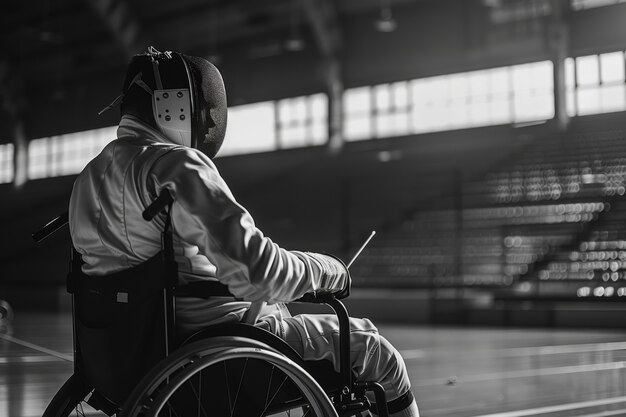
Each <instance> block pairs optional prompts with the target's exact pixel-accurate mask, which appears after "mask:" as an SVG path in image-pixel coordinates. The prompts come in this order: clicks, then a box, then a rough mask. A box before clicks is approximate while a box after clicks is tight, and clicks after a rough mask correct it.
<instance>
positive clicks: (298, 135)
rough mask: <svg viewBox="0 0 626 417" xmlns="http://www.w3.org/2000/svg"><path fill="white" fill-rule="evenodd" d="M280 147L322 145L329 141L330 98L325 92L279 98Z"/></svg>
mask: <svg viewBox="0 0 626 417" xmlns="http://www.w3.org/2000/svg"><path fill="white" fill-rule="evenodd" d="M277 109H278V143H279V147H280V148H294V147H299V146H310V145H321V144H323V143H325V142H326V141H327V138H328V129H327V127H326V126H327V125H326V120H327V119H328V98H327V96H326V95H325V94H315V95H312V96H302V97H295V98H288V99H284V100H279V101H278V103H277Z"/></svg>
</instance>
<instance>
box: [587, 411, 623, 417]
mask: <svg viewBox="0 0 626 417" xmlns="http://www.w3.org/2000/svg"><path fill="white" fill-rule="evenodd" d="M624 414H626V410H612V411H602V412H601V413H594V414H585V415H581V416H580V417H611V416H623V415H624Z"/></svg>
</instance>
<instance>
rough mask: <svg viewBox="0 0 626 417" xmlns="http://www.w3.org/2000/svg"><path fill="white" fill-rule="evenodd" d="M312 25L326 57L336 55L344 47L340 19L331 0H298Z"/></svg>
mask: <svg viewBox="0 0 626 417" xmlns="http://www.w3.org/2000/svg"><path fill="white" fill-rule="evenodd" d="M298 2H299V4H300V7H301V8H302V10H303V11H304V14H305V16H306V18H307V20H308V22H309V24H310V25H311V28H312V30H313V33H314V35H315V39H316V41H317V44H318V46H319V48H320V51H321V52H322V54H323V55H324V56H325V57H333V56H336V55H337V54H338V53H339V51H340V50H341V47H342V43H343V40H342V36H341V32H340V30H339V21H338V20H339V19H338V16H337V11H336V9H335V6H334V5H333V2H332V1H330V0H298Z"/></svg>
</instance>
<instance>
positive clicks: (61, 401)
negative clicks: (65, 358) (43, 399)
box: [43, 375, 88, 417]
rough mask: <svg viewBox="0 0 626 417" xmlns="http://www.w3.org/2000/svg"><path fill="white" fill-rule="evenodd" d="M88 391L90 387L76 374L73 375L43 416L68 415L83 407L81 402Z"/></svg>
mask: <svg viewBox="0 0 626 417" xmlns="http://www.w3.org/2000/svg"><path fill="white" fill-rule="evenodd" d="M87 393H88V389H87V388H86V387H85V386H84V385H83V384H82V383H81V381H80V380H79V379H78V378H77V377H76V375H72V376H71V377H69V379H68V380H67V381H66V382H65V384H63V386H62V387H61V389H59V391H58V392H57V393H56V394H55V396H54V397H53V398H52V401H50V404H48V407H46V410H45V411H44V413H43V417H68V416H69V415H70V414H71V413H72V412H74V411H75V410H78V409H80V408H81V402H82V401H83V399H84V398H85V396H86V395H87Z"/></svg>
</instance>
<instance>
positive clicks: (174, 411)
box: [167, 401, 178, 417]
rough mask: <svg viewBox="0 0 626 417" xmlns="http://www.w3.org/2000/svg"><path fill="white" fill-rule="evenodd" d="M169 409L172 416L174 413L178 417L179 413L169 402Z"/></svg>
mask: <svg viewBox="0 0 626 417" xmlns="http://www.w3.org/2000/svg"><path fill="white" fill-rule="evenodd" d="M167 407H168V408H169V412H170V416H171V415H172V413H174V416H175V417H178V413H177V412H176V410H175V409H174V407H172V404H170V402H169V401H168V402H167Z"/></svg>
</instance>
